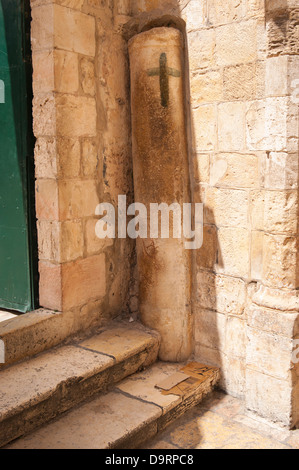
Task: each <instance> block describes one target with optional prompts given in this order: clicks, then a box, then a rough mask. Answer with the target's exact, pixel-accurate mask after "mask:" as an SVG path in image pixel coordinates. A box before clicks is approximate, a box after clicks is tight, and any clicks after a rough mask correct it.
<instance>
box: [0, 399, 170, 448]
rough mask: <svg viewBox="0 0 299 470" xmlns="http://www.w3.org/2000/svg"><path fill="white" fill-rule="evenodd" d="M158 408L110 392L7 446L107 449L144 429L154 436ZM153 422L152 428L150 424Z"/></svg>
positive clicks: (133, 436) (158, 414)
mask: <svg viewBox="0 0 299 470" xmlns="http://www.w3.org/2000/svg"><path fill="white" fill-rule="evenodd" d="M160 415H161V409H160V408H159V407H157V406H155V405H151V404H149V403H144V402H141V401H140V400H136V399H134V398H128V397H126V396H125V395H122V394H121V393H115V392H111V393H108V394H107V395H104V396H100V397H98V398H95V399H94V400H92V401H91V402H90V403H87V404H85V405H82V406H80V407H79V408H77V409H75V410H72V411H70V412H68V413H66V414H65V415H64V416H62V417H61V418H59V419H58V420H56V421H55V422H52V423H50V424H48V425H46V426H44V427H43V428H42V429H40V430H37V431H35V432H33V433H32V434H30V435H28V436H26V437H24V438H22V439H19V440H18V441H16V442H14V443H12V444H11V445H9V446H7V448H8V449H107V448H116V446H118V445H119V446H122V443H124V442H125V441H126V440H127V439H128V438H130V439H132V438H133V439H135V438H137V437H138V434H139V433H140V432H141V431H142V430H143V429H144V428H146V429H147V432H148V433H149V436H150V435H151V434H150V432H151V433H152V435H154V434H155V433H156V432H155V431H156V430H155V421H156V419H157V418H158V417H159V416H160ZM151 424H152V427H151V426H150V425H151Z"/></svg>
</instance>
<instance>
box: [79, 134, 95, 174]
mask: <svg viewBox="0 0 299 470" xmlns="http://www.w3.org/2000/svg"><path fill="white" fill-rule="evenodd" d="M81 149H82V150H81V152H82V159H81V160H82V170H83V175H84V176H94V175H95V173H96V170H97V167H98V163H99V162H98V151H97V145H96V142H95V141H94V140H93V139H83V140H82V144H81Z"/></svg>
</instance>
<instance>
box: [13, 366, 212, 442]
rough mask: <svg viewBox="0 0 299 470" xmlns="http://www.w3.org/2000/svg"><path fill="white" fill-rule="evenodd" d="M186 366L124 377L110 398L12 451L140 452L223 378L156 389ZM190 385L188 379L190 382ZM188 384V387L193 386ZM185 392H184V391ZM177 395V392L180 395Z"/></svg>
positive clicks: (93, 402) (66, 416) (74, 413)
mask: <svg viewBox="0 0 299 470" xmlns="http://www.w3.org/2000/svg"><path fill="white" fill-rule="evenodd" d="M181 367H182V365H178V364H169V363H162V362H157V363H155V364H154V365H152V366H151V367H150V368H149V369H147V370H145V371H142V372H139V373H136V374H134V375H132V376H131V377H129V378H127V379H124V380H123V381H122V382H120V383H119V384H118V385H115V386H114V387H113V389H112V390H110V391H109V392H108V393H106V394H99V395H97V396H96V397H93V398H92V399H91V400H90V401H88V402H86V403H84V404H81V405H80V406H78V407H76V408H75V409H73V410H71V411H69V412H66V413H64V414H63V415H61V416H60V417H59V418H57V419H56V420H54V421H52V422H51V423H48V424H47V425H45V426H43V427H41V428H40V429H38V430H36V431H34V432H32V433H31V434H29V435H27V436H25V437H23V438H20V439H18V440H16V441H14V442H13V443H11V444H9V445H8V446H6V448H8V449H134V448H137V447H140V446H141V445H142V443H144V442H145V441H147V440H148V439H150V438H152V437H153V436H155V435H156V434H157V433H158V432H160V431H162V430H163V429H165V428H166V426H167V425H169V424H170V423H171V422H173V421H174V420H175V419H176V418H178V417H180V416H181V415H182V414H183V413H184V412H185V411H187V410H188V409H190V408H191V407H193V406H195V405H197V404H198V403H199V402H200V401H201V400H202V399H203V397H204V396H206V395H207V393H209V392H210V391H212V389H213V387H214V386H215V385H216V383H217V382H218V380H219V369H217V368H214V367H213V368H207V369H208V373H207V375H204V376H203V377H202V379H201V381H195V384H192V385H191V386H189V388H188V387H187V388H185V390H184V387H181V386H182V384H180V385H179V386H178V387H176V389H171V390H170V394H164V393H163V392H162V391H161V390H160V389H158V388H156V387H155V386H156V385H157V384H161V381H162V380H164V379H165V378H167V377H169V376H172V375H173V374H174V373H176V372H177V371H179V370H180V368H181ZM187 382H188V381H187ZM187 382H185V383H187ZM181 389H182V391H181ZM174 392H176V393H177V394H174Z"/></svg>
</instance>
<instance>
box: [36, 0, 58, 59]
mask: <svg viewBox="0 0 299 470" xmlns="http://www.w3.org/2000/svg"><path fill="white" fill-rule="evenodd" d="M31 16H32V23H31V47H32V51H33V53H34V52H36V51H38V50H44V49H48V50H52V49H53V47H54V5H53V4H48V5H40V6H37V7H36V8H32V12H31ZM33 55H34V54H33Z"/></svg>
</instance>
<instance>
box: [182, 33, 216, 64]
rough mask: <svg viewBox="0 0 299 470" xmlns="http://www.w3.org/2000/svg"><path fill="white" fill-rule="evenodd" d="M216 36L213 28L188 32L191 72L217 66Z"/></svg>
mask: <svg viewBox="0 0 299 470" xmlns="http://www.w3.org/2000/svg"><path fill="white" fill-rule="evenodd" d="M215 47H216V38H215V31H214V30H213V29H209V30H201V31H194V32H191V33H189V34H188V49H189V65H190V71H191V73H192V72H194V71H195V70H207V69H211V68H213V67H215Z"/></svg>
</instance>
